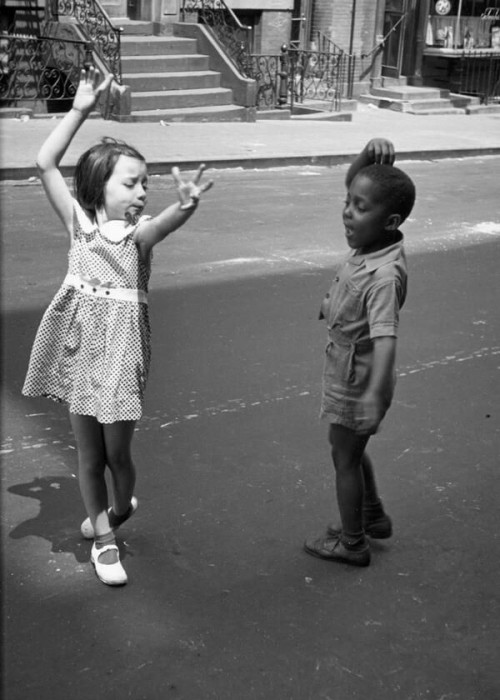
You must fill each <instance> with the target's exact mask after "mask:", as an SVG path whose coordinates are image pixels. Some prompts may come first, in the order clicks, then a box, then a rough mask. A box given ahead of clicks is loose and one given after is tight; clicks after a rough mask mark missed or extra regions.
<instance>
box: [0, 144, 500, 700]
mask: <svg viewBox="0 0 500 700" xmlns="http://www.w3.org/2000/svg"><path fill="white" fill-rule="evenodd" d="M499 164H500V158H498V157H493V156H492V157H484V158H469V159H462V160H453V159H452V160H448V161H440V162H430V161H429V162H416V161H413V162H411V163H407V164H405V163H401V167H404V168H405V169H407V171H408V172H409V174H410V175H412V177H414V179H415V181H416V183H417V191H418V203H417V206H416V208H415V210H414V212H413V214H412V216H411V219H410V220H409V221H408V222H407V224H406V225H405V226H404V229H403V230H404V232H405V235H406V242H407V250H408V254H409V263H410V290H409V296H408V301H407V304H406V306H405V309H404V312H403V315H402V327H401V340H400V345H399V351H398V375H399V379H398V388H397V392H396V397H395V402H394V404H393V407H392V409H391V412H390V414H389V416H388V417H387V419H386V421H385V424H384V427H383V430H382V431H381V433H380V434H379V435H377V436H376V437H375V438H374V439H373V442H372V455H373V457H374V461H375V463H376V465H377V468H378V473H379V481H380V486H381V491H382V494H383V497H384V501H385V503H386V506H387V509H388V511H389V512H390V514H391V516H392V517H393V519H394V522H395V535H394V537H393V539H392V540H390V541H388V542H384V543H374V544H373V558H372V565H371V566H370V567H369V568H368V569H366V570H358V569H352V568H349V567H348V566H343V565H337V564H331V563H328V562H322V561H320V560H316V559H312V558H311V557H308V556H307V555H306V554H305V553H303V551H302V542H303V540H304V539H305V537H306V536H308V535H310V534H313V533H315V532H321V531H322V530H323V528H324V527H325V525H326V524H327V522H329V521H330V520H331V519H332V518H334V517H335V514H336V508H335V505H334V503H335V501H334V491H333V473H332V471H333V470H332V467H331V465H330V459H329V454H328V445H327V441H326V429H325V426H324V425H322V424H321V423H320V422H319V420H318V409H319V391H320V377H321V366H322V354H323V347H324V341H325V338H324V328H323V327H322V324H320V323H319V322H318V320H317V316H318V307H319V303H320V301H321V298H322V296H323V293H324V291H325V290H326V288H327V287H328V285H329V281H330V268H331V265H332V263H333V262H334V260H335V259H337V257H338V256H339V255H340V254H342V253H343V252H344V251H345V249H346V248H345V243H344V241H343V234H342V230H341V219H340V207H341V202H342V199H343V186H342V182H343V177H344V175H345V167H344V166H337V167H334V168H319V167H308V168H300V169H299V168H286V169H279V168H277V169H274V170H266V171H255V172H251V171H245V172H238V171H218V172H217V173H211V175H212V176H213V177H214V179H215V187H214V188H213V189H212V190H211V191H210V193H208V194H207V196H206V199H205V201H204V202H203V205H202V208H201V209H200V211H199V212H198V213H197V215H196V218H193V219H192V220H191V222H190V223H189V224H188V225H187V226H186V227H185V228H184V229H183V230H181V231H179V232H176V233H175V234H173V235H172V236H171V237H170V239H168V240H167V241H165V243H164V244H163V245H162V246H161V247H159V248H157V250H156V251H155V259H154V272H153V279H152V286H151V295H150V297H151V299H150V303H151V314H152V326H153V365H152V373H151V377H150V382H149V386H148V395H147V402H146V409H145V415H144V417H143V419H142V420H141V422H140V423H139V424H138V426H137V432H136V441H135V450H134V454H135V456H136V461H137V467H138V484H137V497H138V499H139V510H138V511H137V514H136V515H135V516H134V519H133V520H131V521H130V522H129V523H127V525H126V526H124V527H123V529H122V530H120V537H119V540H120V547H121V549H122V552H123V561H124V565H125V567H126V569H127V572H128V574H129V577H130V582H129V584H128V585H127V586H126V587H125V588H123V589H120V590H112V589H109V588H107V587H105V586H103V585H102V584H100V583H99V582H98V581H97V580H96V578H95V576H94V574H93V571H92V569H91V566H90V564H89V562H88V560H89V553H90V545H89V544H88V543H87V542H85V541H83V540H81V538H80V536H79V529H78V528H79V524H80V521H81V520H82V519H83V518H84V517H85V514H84V512H83V507H82V505H81V502H80V497H79V493H78V486H77V481H76V477H75V473H76V472H75V470H76V453H75V449H74V442H73V439H72V436H71V434H70V429H69V423H68V419H67V415H66V411H65V409H64V407H61V406H58V405H55V404H52V403H50V402H48V401H46V400H33V401H31V400H30V401H28V400H26V399H24V398H22V397H21V395H20V388H21V384H22V381H23V378H24V372H25V369H26V363H27V358H28V354H29V350H30V347H31V343H32V340H33V335H34V332H35V330H36V327H37V323H38V321H39V319H40V316H41V314H42V313H43V310H44V308H45V307H46V305H47V304H48V302H49V301H50V299H51V297H52V295H53V293H54V292H55V290H56V289H57V287H58V285H59V283H60V281H61V279H62V278H63V276H64V273H65V265H66V256H67V243H66V240H65V237H64V236H63V235H62V234H61V231H60V226H59V225H58V223H57V220H56V219H55V216H54V215H53V213H52V212H51V210H50V207H49V205H48V204H47V202H46V200H45V196H44V195H43V192H42V190H41V187H40V185H39V184H38V183H37V182H21V183H14V182H4V183H2V184H1V185H0V196H1V205H2V219H3V231H4V234H3V236H4V239H3V284H4V287H3V290H2V303H3V310H4V321H3V338H4V341H3V351H4V357H3V393H2V416H3V429H2V433H3V441H2V458H3V465H4V469H3V479H4V487H3V509H2V511H3V516H2V523H3V528H2V529H3V532H2V536H3V539H2V542H3V552H4V561H5V565H4V573H3V582H4V594H3V595H4V633H5V638H6V640H7V644H5V645H4V670H5V674H4V677H5V681H4V691H5V692H4V696H5V698H6V700H21V698H22V699H23V700H31V698H37V699H39V700H45V698H47V699H48V698H51V700H63V699H64V700H66V698H68V697H71V698H72V700H88V698H99V699H100V698H109V699H110V700H119V699H120V698H124V697H126V698H133V699H134V700H163V698H172V699H174V698H182V699H183V700H210V699H214V700H254V699H255V700H358V699H360V700H361V698H363V700H365V699H366V698H370V699H371V700H390V699H392V698H394V700H445V699H446V700H496V699H497V698H498V697H500V675H499V672H498V660H497V655H498V648H499V645H500V633H499V631H498V624H497V620H498V614H499V612H500V592H499V587H498V579H499V575H500V564H499V561H500V559H499V556H498V554H499V535H498V524H497V520H498V518H497V513H498V478H497V475H498V468H499V466H500V463H499V449H498V443H499V435H500V407H499V400H498V396H499V393H498V370H499V368H500V367H499V364H500V361H499V358H500V340H499V339H500V318H499V314H498V298H499V293H500V282H499V275H498V256H499V252H500V224H499V212H498V185H497V183H498V167H499ZM149 196H150V208H151V211H155V210H156V209H157V208H158V207H159V206H162V205H163V204H164V203H165V201H167V202H168V201H171V198H172V196H173V189H172V185H171V182H170V180H169V179H168V178H166V177H157V178H152V180H151V186H150V194H149Z"/></svg>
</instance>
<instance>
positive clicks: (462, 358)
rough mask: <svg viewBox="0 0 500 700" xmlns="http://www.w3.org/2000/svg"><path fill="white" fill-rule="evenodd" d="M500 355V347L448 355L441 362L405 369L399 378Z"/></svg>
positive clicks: (433, 361)
mask: <svg viewBox="0 0 500 700" xmlns="http://www.w3.org/2000/svg"><path fill="white" fill-rule="evenodd" d="M498 354H500V346H498V345H497V346H494V347H492V348H479V350H474V351H473V352H469V353H467V354H466V355H465V354H461V353H456V354H455V355H446V356H445V357H443V358H441V359H439V360H432V361H431V362H422V363H421V364H418V365H417V366H408V367H403V368H402V369H401V370H400V371H398V377H406V376H408V375H410V374H416V373H418V372H425V371H426V370H428V369H434V368H435V367H445V366H446V365H449V364H452V363H458V362H471V361H472V360H480V359H482V358H483V357H490V356H493V355H498Z"/></svg>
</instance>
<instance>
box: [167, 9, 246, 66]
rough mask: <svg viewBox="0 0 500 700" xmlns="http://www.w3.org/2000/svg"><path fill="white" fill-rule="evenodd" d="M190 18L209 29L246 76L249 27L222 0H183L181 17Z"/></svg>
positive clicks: (185, 19)
mask: <svg viewBox="0 0 500 700" xmlns="http://www.w3.org/2000/svg"><path fill="white" fill-rule="evenodd" d="M191 18H194V20H195V21H196V22H199V23H200V24H203V25H205V26H206V27H207V28H208V29H210V30H211V32H212V34H213V35H214V37H215V38H216V39H217V41H218V42H219V43H220V45H221V46H222V48H223V49H224V51H225V53H226V55H227V56H228V57H229V58H230V59H231V61H232V62H233V63H234V65H235V66H236V68H237V69H238V70H239V71H240V73H241V74H242V75H244V76H246V77H248V76H247V74H246V71H247V68H248V57H249V55H250V43H251V41H250V33H251V28H250V27H247V26H245V25H243V24H242V23H241V22H240V20H239V19H238V17H237V16H236V15H235V14H234V12H233V11H232V10H231V8H230V7H228V6H227V5H226V3H225V2H224V0H183V1H182V7H181V19H182V21H183V22H186V21H188V20H189V19H191Z"/></svg>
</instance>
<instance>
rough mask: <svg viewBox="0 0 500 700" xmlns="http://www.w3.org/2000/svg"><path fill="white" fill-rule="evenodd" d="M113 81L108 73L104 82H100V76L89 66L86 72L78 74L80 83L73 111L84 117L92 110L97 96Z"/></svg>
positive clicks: (95, 69) (97, 98)
mask: <svg viewBox="0 0 500 700" xmlns="http://www.w3.org/2000/svg"><path fill="white" fill-rule="evenodd" d="M112 80H113V75H112V73H109V74H108V75H107V76H106V77H105V78H104V80H102V81H101V74H100V73H99V71H98V70H97V68H94V66H90V68H89V69H88V71H86V70H84V69H83V70H82V71H81V73H80V82H79V84H78V89H77V91H76V95H75V98H74V100H73V109H76V110H77V111H78V112H81V113H82V114H83V115H84V116H85V117H86V116H88V114H90V112H91V111H92V110H93V109H94V107H95V105H96V104H97V101H98V100H99V96H100V95H101V94H102V93H103V92H104V91H105V90H107V89H108V88H109V86H110V85H111V81H112Z"/></svg>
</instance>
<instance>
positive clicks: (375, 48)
mask: <svg viewBox="0 0 500 700" xmlns="http://www.w3.org/2000/svg"><path fill="white" fill-rule="evenodd" d="M408 14H409V13H408V12H405V13H404V14H403V15H401V17H400V18H399V19H398V21H397V22H396V24H395V25H394V26H393V27H391V29H389V31H388V32H387V34H386V35H385V36H384V37H382V39H381V40H380V41H379V42H377V43H376V44H375V46H374V47H373V49H372V50H371V51H368V53H362V54H361V58H368V56H371V55H372V54H374V53H376V52H377V51H378V50H379V49H380V48H381V47H383V46H384V44H385V42H386V40H387V39H388V38H389V37H390V36H391V34H392V33H393V32H394V31H395V30H396V27H397V26H398V25H399V24H401V22H402V21H403V20H404V19H405V18H406V16H407V15H408Z"/></svg>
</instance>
